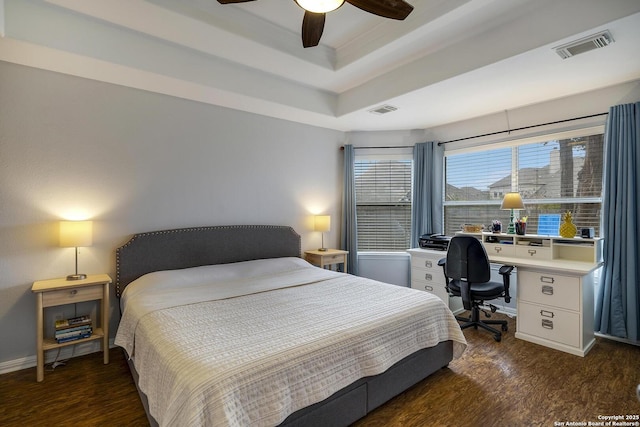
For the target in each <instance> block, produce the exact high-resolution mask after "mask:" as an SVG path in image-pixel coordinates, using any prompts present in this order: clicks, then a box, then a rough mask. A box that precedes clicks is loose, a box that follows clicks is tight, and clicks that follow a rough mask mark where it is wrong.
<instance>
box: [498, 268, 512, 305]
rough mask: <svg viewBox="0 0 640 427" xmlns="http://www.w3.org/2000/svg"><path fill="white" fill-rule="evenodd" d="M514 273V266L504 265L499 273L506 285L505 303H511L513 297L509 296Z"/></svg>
mask: <svg viewBox="0 0 640 427" xmlns="http://www.w3.org/2000/svg"><path fill="white" fill-rule="evenodd" d="M512 271H513V265H503V266H502V267H500V270H498V273H500V274H501V275H502V282H503V283H504V301H505V302H506V303H509V302H511V295H510V294H509V286H510V282H511V280H510V279H511V272H512Z"/></svg>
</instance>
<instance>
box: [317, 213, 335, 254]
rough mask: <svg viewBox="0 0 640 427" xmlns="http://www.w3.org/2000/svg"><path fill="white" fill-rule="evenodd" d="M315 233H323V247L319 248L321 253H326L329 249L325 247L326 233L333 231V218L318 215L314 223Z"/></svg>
mask: <svg viewBox="0 0 640 427" xmlns="http://www.w3.org/2000/svg"><path fill="white" fill-rule="evenodd" d="M313 229H314V230H315V231H319V232H321V233H322V247H321V248H319V249H318V250H319V251H326V250H327V248H325V247H324V233H325V232H326V231H329V230H331V216H329V215H316V216H315V221H314V227H313Z"/></svg>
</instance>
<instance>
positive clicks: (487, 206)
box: [444, 133, 604, 236]
mask: <svg viewBox="0 0 640 427" xmlns="http://www.w3.org/2000/svg"><path fill="white" fill-rule="evenodd" d="M603 153H604V150H603V135H602V133H597V134H592V135H586V136H576V137H565V139H550V140H548V141H543V142H536V143H525V144H518V143H517V142H514V143H512V144H511V145H507V146H505V145H504V144H502V145H500V146H499V147H495V146H494V148H487V147H485V149H482V150H475V151H468V152H452V153H451V154H447V153H445V191H444V215H445V218H444V222H445V233H446V234H448V235H453V234H454V233H455V232H456V231H459V230H460V228H461V226H462V224H465V223H473V224H483V225H485V226H486V227H485V229H488V228H489V226H490V224H491V222H492V220H499V221H501V222H502V224H503V231H504V230H505V229H506V227H507V225H508V223H509V211H502V210H500V204H501V202H502V197H503V196H504V194H505V193H507V192H510V191H518V192H519V193H520V194H521V195H522V198H523V200H524V204H525V210H524V211H520V212H516V213H515V215H516V216H517V217H524V216H527V217H528V219H527V233H528V234H536V233H537V230H538V226H539V224H538V222H539V218H540V215H541V214H562V213H564V212H566V211H567V210H569V211H571V212H572V214H573V222H574V224H576V226H577V227H578V229H580V228H581V227H593V228H594V229H595V235H596V236H599V235H600V227H599V225H600V211H601V205H602V164H603ZM544 225H545V224H543V226H544Z"/></svg>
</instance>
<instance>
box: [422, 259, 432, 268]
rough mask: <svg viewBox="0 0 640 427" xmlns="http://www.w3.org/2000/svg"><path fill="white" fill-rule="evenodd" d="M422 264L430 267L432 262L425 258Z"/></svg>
mask: <svg viewBox="0 0 640 427" xmlns="http://www.w3.org/2000/svg"><path fill="white" fill-rule="evenodd" d="M424 266H425V267H427V268H431V267H433V263H432V262H431V261H428V260H427V261H425V262H424Z"/></svg>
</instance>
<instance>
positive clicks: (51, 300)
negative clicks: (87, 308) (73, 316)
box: [42, 285, 104, 307]
mask: <svg viewBox="0 0 640 427" xmlns="http://www.w3.org/2000/svg"><path fill="white" fill-rule="evenodd" d="M103 289H104V286H103V285H93V286H85V287H82V288H71V289H60V290H57V291H50V292H43V293H42V305H43V307H50V306H55V305H62V304H73V303H76V302H82V301H93V300H97V299H102V291H103Z"/></svg>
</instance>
